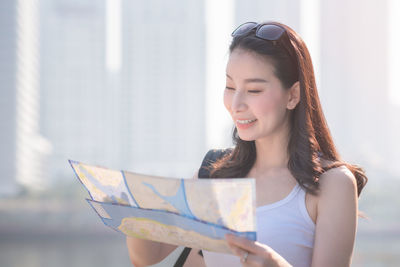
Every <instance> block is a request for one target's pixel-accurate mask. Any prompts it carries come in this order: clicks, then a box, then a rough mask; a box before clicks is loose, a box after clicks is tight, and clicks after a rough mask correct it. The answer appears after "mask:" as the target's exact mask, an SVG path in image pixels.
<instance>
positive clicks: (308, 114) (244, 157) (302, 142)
mask: <svg viewBox="0 0 400 267" xmlns="http://www.w3.org/2000/svg"><path fill="white" fill-rule="evenodd" d="M264 23H267V24H274V25H279V26H281V27H283V28H285V29H286V33H287V35H288V37H289V40H290V43H291V45H290V46H291V47H292V48H293V52H294V53H293V54H294V55H295V56H296V58H292V57H291V56H290V55H289V54H288V53H287V51H286V50H285V49H283V47H281V46H279V45H275V44H274V43H272V42H268V41H265V40H262V39H260V38H258V37H256V36H255V30H254V29H253V30H252V31H250V32H248V33H247V34H243V35H240V36H235V37H233V39H232V42H231V44H230V46H229V52H230V53H232V51H233V50H234V49H238V48H240V49H242V50H246V51H250V52H254V53H256V54H257V55H259V56H260V57H268V58H269V59H270V60H272V63H273V65H274V67H275V75H276V76H277V77H278V78H279V80H280V81H281V82H282V85H283V86H284V87H285V88H290V87H291V86H292V85H293V84H294V83H295V82H297V81H299V83H300V101H299V103H298V104H297V106H296V108H295V109H293V110H291V111H290V112H291V114H290V116H289V120H290V136H289V144H288V147H287V149H288V155H289V162H288V166H287V167H288V169H289V170H290V172H291V174H292V175H293V176H294V177H295V179H296V180H297V181H298V183H299V184H300V186H302V187H303V188H304V189H306V190H307V192H310V193H311V194H317V193H318V189H319V177H320V176H321V174H322V173H324V172H325V171H327V170H329V169H331V168H335V167H338V166H346V167H347V168H348V169H349V170H350V171H351V172H352V173H353V174H354V176H355V178H356V180H357V193H358V196H359V195H360V193H361V190H362V189H363V187H364V186H365V184H366V183H367V181H368V179H367V177H366V175H365V171H364V170H363V169H362V168H361V167H359V166H357V165H354V164H349V163H347V162H345V161H343V160H342V159H341V157H340V155H339V153H338V151H337V150H336V147H335V145H334V142H333V139H332V136H331V133H330V131H329V128H328V125H327V122H326V119H325V116H324V114H323V112H322V107H321V103H320V100H319V96H318V91H317V87H316V83H315V77H314V70H313V65H312V61H311V57H310V54H309V52H308V49H307V47H306V45H305V43H304V41H303V40H302V39H301V38H300V36H299V35H298V34H297V33H296V32H295V31H294V30H292V29H291V28H290V27H288V26H286V25H284V24H282V23H278V22H264ZM233 142H234V144H235V148H234V149H233V150H232V151H231V152H230V153H227V154H226V155H225V156H224V157H222V158H221V159H219V160H217V161H216V162H215V163H214V164H212V165H211V170H210V177H211V178H218V177H232V178H234V177H245V176H246V175H247V174H248V173H249V171H250V169H251V168H252V167H253V165H254V163H255V160H256V148H255V142H254V141H244V140H241V139H240V138H239V136H238V134H237V129H236V128H234V131H233ZM320 157H322V158H324V159H326V160H329V161H332V162H333V163H332V164H330V165H329V166H325V167H323V166H322V165H321V161H320Z"/></svg>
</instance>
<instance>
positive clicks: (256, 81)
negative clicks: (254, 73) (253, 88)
mask: <svg viewBox="0 0 400 267" xmlns="http://www.w3.org/2000/svg"><path fill="white" fill-rule="evenodd" d="M226 77H228V78H229V79H231V80H232V77H231V76H229V75H228V74H226ZM244 82H245V83H268V81H266V80H264V79H260V78H249V79H245V80H244Z"/></svg>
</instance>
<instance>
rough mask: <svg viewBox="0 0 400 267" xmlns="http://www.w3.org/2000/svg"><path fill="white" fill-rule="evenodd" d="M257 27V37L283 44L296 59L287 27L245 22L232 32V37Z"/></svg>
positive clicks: (274, 43)
mask: <svg viewBox="0 0 400 267" xmlns="http://www.w3.org/2000/svg"><path fill="white" fill-rule="evenodd" d="M254 28H256V35H255V36H256V37H258V38H260V39H263V40H267V41H270V42H272V44H273V45H276V44H281V45H282V46H283V48H284V49H285V50H286V51H287V52H288V53H289V55H290V57H291V58H292V60H293V59H296V56H295V54H294V52H293V50H292V49H293V47H292V45H291V43H290V40H289V36H288V35H287V32H286V29H285V28H283V27H281V26H279V25H275V24H258V23H257V22H245V23H243V24H241V25H240V26H239V27H237V28H236V30H234V31H233V32H232V33H231V36H232V37H235V36H239V35H243V34H246V33H248V32H249V31H251V30H253V29H254Z"/></svg>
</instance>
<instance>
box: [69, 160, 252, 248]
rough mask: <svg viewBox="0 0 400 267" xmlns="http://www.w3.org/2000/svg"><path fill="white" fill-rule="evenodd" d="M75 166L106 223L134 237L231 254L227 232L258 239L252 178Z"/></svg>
mask: <svg viewBox="0 0 400 267" xmlns="http://www.w3.org/2000/svg"><path fill="white" fill-rule="evenodd" d="M70 164H71V166H72V168H73V169H74V172H75V174H76V176H77V177H78V179H79V180H80V181H81V183H82V184H83V185H84V186H85V188H86V189H87V190H88V193H89V195H90V197H91V199H88V203H89V204H90V205H91V206H92V208H93V209H94V210H95V211H96V213H97V214H98V215H99V217H100V219H101V220H102V221H103V223H104V224H105V225H107V226H109V227H111V228H113V229H115V230H116V231H118V232H121V233H123V234H125V235H128V236H133V237H137V238H143V239H148V240H154V241H159V242H164V243H169V244H174V245H180V246H187V247H192V248H199V249H204V250H209V251H215V252H223V253H231V252H230V249H229V248H228V246H227V243H226V241H225V238H224V236H225V234H227V233H231V234H235V235H238V236H242V237H246V238H248V239H250V240H256V220H255V210H256V209H255V181H254V179H252V178H234V179H183V178H179V179H178V178H168V177H160V176H151V175H145V174H139V173H134V172H128V171H115V170H110V169H107V168H104V167H100V166H93V165H88V164H84V163H80V162H77V161H71V160H70Z"/></svg>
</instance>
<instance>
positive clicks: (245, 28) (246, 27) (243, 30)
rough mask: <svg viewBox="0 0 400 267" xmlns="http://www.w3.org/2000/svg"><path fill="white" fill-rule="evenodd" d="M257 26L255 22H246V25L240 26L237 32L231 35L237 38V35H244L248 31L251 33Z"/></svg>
mask: <svg viewBox="0 0 400 267" xmlns="http://www.w3.org/2000/svg"><path fill="white" fill-rule="evenodd" d="M256 25H257V23H255V22H246V23H244V24H242V25H240V26H239V27H237V28H236V30H234V31H233V32H232V34H231V35H232V36H235V35H241V34H244V33H246V32H248V31H250V30H251V29H253V28H254V26H256Z"/></svg>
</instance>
